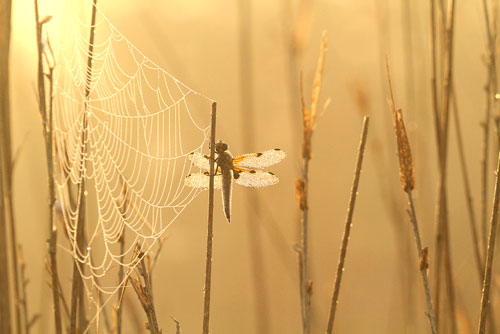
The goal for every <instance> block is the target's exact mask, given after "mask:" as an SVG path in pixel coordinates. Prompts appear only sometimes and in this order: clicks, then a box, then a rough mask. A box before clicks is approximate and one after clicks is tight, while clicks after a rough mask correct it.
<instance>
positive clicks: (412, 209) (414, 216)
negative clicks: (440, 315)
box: [408, 190, 437, 334]
mask: <svg viewBox="0 0 500 334" xmlns="http://www.w3.org/2000/svg"><path fill="white" fill-rule="evenodd" d="M408 201H409V204H410V222H411V224H412V226H413V234H414V235H415V243H416V245H417V252H418V254H417V256H418V258H419V259H420V261H421V263H420V274H421V275H422V282H423V284H424V291H425V300H426V302H427V316H428V318H429V323H430V326H431V331H432V333H433V334H436V333H437V327H436V322H435V317H434V310H433V308H432V299H431V289H430V287H429V277H428V276H427V264H426V262H427V259H425V258H424V256H425V255H424V254H423V253H422V242H421V241H420V232H419V230H418V223H417V214H416V212H415V204H414V203H413V196H412V193H411V190H410V191H408Z"/></svg>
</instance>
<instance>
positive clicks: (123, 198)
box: [113, 179, 129, 334]
mask: <svg viewBox="0 0 500 334" xmlns="http://www.w3.org/2000/svg"><path fill="white" fill-rule="evenodd" d="M121 184H122V191H121V194H120V197H119V198H118V200H117V203H116V204H117V206H118V208H119V210H120V214H121V216H122V219H123V220H125V213H126V212H127V204H128V202H129V198H128V187H127V184H126V183H125V182H124V181H123V179H122V180H121ZM118 243H119V244H120V254H122V256H120V262H121V263H123V262H124V253H125V228H124V229H123V230H122V231H121V234H120V236H119V237H118ZM123 278H124V273H123V266H122V265H120V268H119V269H118V284H120V288H119V289H118V300H117V302H116V303H115V304H114V306H113V333H116V334H121V332H122V308H121V300H122V296H123V291H124V289H125V286H124V285H125V284H124V283H123Z"/></svg>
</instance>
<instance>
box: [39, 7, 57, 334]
mask: <svg viewBox="0 0 500 334" xmlns="http://www.w3.org/2000/svg"><path fill="white" fill-rule="evenodd" d="M35 6H38V3H37V2H35ZM36 13H37V15H36V16H37V17H38V7H36ZM47 22H48V20H47V19H43V20H42V21H40V22H38V21H37V27H38V28H37V34H38V33H39V34H40V35H41V34H42V31H43V26H44V24H45V23H47ZM46 43H47V44H46V45H45V47H44V45H43V44H42V42H41V39H40V44H39V45H38V52H39V53H40V57H41V59H42V57H45V59H46V60H47V61H46V63H47V66H48V73H47V74H45V76H46V77H47V79H48V81H49V99H48V107H47V99H46V97H45V96H41V97H40V106H42V105H43V107H40V110H41V111H42V110H44V113H45V117H47V110H48V118H47V119H43V120H42V122H43V125H44V131H43V133H44V139H45V152H46V160H47V179H48V187H49V203H48V206H49V224H48V227H49V231H48V232H49V234H48V235H49V239H48V242H47V244H48V245H47V246H48V250H49V263H50V264H49V265H50V271H49V272H50V275H51V279H52V282H51V286H52V302H53V307H54V323H55V332H56V333H57V334H61V333H62V322H61V309H60V304H59V291H57V282H58V280H59V278H58V269H57V255H56V252H57V227H56V226H55V224H54V204H55V201H56V195H55V188H54V160H53V157H54V138H53V101H54V98H53V90H54V67H55V62H50V61H49V58H51V59H52V60H53V59H54V57H53V54H52V48H51V46H50V41H49V40H48V39H47V42H46ZM47 52H49V53H50V55H48V54H47ZM43 67H44V66H43V62H42V63H40V64H39V68H38V71H39V75H44V68H43ZM40 83H41V84H42V85H43V88H42V87H38V92H39V95H40V94H45V82H44V81H43V80H42V81H41V82H39V84H40ZM42 117H43V113H42Z"/></svg>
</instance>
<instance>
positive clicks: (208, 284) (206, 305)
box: [202, 102, 217, 334]
mask: <svg viewBox="0 0 500 334" xmlns="http://www.w3.org/2000/svg"><path fill="white" fill-rule="evenodd" d="M216 120H217V103H215V102H213V103H212V114H211V123H210V182H209V187H208V224H207V225H208V231H207V257H206V261H205V289H204V301H203V331H202V333H203V334H208V330H209V328H210V293H211V292H212V251H213V245H212V243H213V238H214V176H215V170H214V164H215V129H216V127H215V125H216Z"/></svg>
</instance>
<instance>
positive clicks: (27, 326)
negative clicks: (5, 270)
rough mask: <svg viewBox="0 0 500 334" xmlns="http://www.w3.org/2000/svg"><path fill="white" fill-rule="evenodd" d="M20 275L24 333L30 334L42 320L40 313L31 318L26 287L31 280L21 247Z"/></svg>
mask: <svg viewBox="0 0 500 334" xmlns="http://www.w3.org/2000/svg"><path fill="white" fill-rule="evenodd" d="M18 254H19V274H20V278H21V283H22V285H21V292H22V294H21V295H22V299H21V300H20V301H19V303H20V304H21V307H22V309H23V314H24V333H25V334H29V333H30V331H31V328H32V327H33V325H34V324H35V323H36V321H37V320H38V319H40V317H41V315H40V314H39V313H36V314H34V315H33V316H32V317H30V316H29V313H28V300H27V298H28V297H27V296H28V295H27V293H26V287H27V286H28V284H29V280H28V279H27V278H26V263H25V262H24V257H23V250H22V247H21V246H19V253H18ZM19 333H21V330H19Z"/></svg>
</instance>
